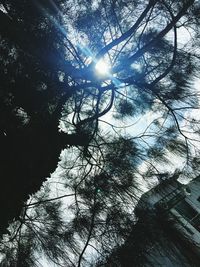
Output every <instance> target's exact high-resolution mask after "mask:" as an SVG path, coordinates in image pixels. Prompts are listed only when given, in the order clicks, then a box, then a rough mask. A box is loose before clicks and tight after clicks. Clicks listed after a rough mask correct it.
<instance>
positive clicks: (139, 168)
mask: <svg viewBox="0 0 200 267" xmlns="http://www.w3.org/2000/svg"><path fill="white" fill-rule="evenodd" d="M199 8H200V6H199V3H198V2H195V1H189V0H184V1H181V2H180V1H170V0H166V1H156V0H150V1H121V0H115V1H103V0H102V1H78V0H77V1H64V0H63V1H50V0H49V1H25V0H24V1H21V2H20V3H16V1H9V0H5V1H0V38H1V39H0V47H1V51H2V52H1V56H0V57H1V61H2V64H1V69H0V73H1V89H0V90H1V91H0V92H1V94H0V96H1V99H0V102H1V105H0V109H1V113H0V125H1V128H0V130H1V132H0V143H1V158H0V162H1V163H0V164H1V177H2V186H1V188H2V189H1V196H0V199H1V202H0V203H1V204H0V210H1V219H0V227H1V229H0V232H1V234H2V233H4V232H5V229H6V227H7V226H8V222H9V221H11V220H13V219H14V218H15V219H19V222H17V221H16V222H15V224H14V225H13V226H12V227H14V229H12V231H11V232H12V234H11V237H10V238H9V237H8V243H9V242H12V243H13V244H14V245H10V246H11V247H9V246H8V247H2V253H3V254H5V255H8V254H9V253H11V252H10V251H11V250H12V249H14V252H13V253H12V255H13V258H12V257H10V261H12V259H13V261H16V262H19V263H18V266H21V265H20V264H21V261H20V259H21V258H22V257H25V256H24V255H25V254H26V255H27V256H26V258H27V261H28V259H30V262H29V263H27V266H29V265H30V266H32V264H33V262H34V257H36V256H35V254H34V253H35V252H34V251H38V252H39V253H41V251H43V252H45V251H46V255H47V256H48V257H49V258H50V259H51V260H53V261H55V260H56V264H57V265H58V266H59V264H61V265H65V266H66V264H67V266H81V265H82V264H87V261H88V260H87V259H86V257H85V254H86V251H88V248H89V247H90V249H93V250H95V248H96V252H97V253H100V254H103V255H104V256H105V257H106V256H107V254H108V253H109V252H110V251H111V250H112V248H113V246H115V245H120V244H121V243H123V241H124V240H125V239H126V238H127V237H128V235H129V233H130V232H131V228H132V225H133V223H134V215H133V208H134V203H135V202H136V201H137V199H138V197H139V195H140V194H141V192H140V187H139V181H140V180H141V179H144V178H145V179H147V178H148V179H149V181H151V180H152V179H154V180H155V179H164V178H165V177H168V176H170V175H172V174H173V172H174V171H175V169H173V168H172V167H167V166H170V157H171V158H172V161H173V160H179V161H180V159H181V161H182V164H181V167H180V171H179V174H181V175H183V176H187V175H188V173H192V172H193V173H194V175H195V172H196V171H197V169H198V168H199V162H198V160H197V158H198V155H199V151H198V146H197V144H198V142H199V121H198V119H197V118H194V115H193V113H194V110H198V108H199V102H198V101H199V99H198V97H199V95H198V91H197V89H196V88H195V86H194V81H195V78H196V77H198V71H199V62H198V61H199V54H198V49H199V28H198V26H199V15H198V14H199ZM181 31H184V33H186V32H189V33H190V35H191V38H190V39H189V41H186V40H183V44H181V36H182V34H181ZM191 111H192V112H193V113H192V112H191ZM108 114H109V115H110V118H108V117H106V116H105V115H108ZM142 118H144V121H145V120H146V122H144V121H143V122H140V120H142ZM130 125H132V126H130ZM128 129H130V130H128ZM65 148H67V150H66V151H67V152H66V154H65V156H64V157H62V158H61V161H60V163H59V164H60V166H61V167H62V168H61V167H60V168H61V169H62V175H61V178H60V179H61V181H62V183H64V187H65V191H66V194H65V195H64V196H63V195H62V194H61V195H59V196H57V197H58V199H59V198H61V199H62V198H64V199H65V198H66V197H67V196H68V195H70V196H69V197H70V200H69V201H68V202H69V203H70V205H69V206H67V210H68V212H69V213H70V214H72V215H71V217H70V219H69V220H67V222H66V220H65V216H68V215H67V214H65V213H63V214H65V216H64V215H62V216H61V214H62V213H61V211H62V208H61V206H60V205H59V204H55V203H57V202H55V201H56V199H55V198H54V199H53V200H52V198H51V197H50V196H49V199H48V193H49V192H48V190H47V192H46V193H45V194H44V195H41V196H40V197H39V198H38V197H37V196H36V197H35V198H36V202H35V204H34V203H29V202H28V204H27V206H26V204H25V203H26V200H27V199H28V197H29V195H31V194H33V193H35V192H36V191H38V190H39V189H40V188H41V186H42V183H43V182H44V181H45V179H46V177H48V176H49V175H50V173H51V172H53V171H54V170H55V168H56V166H57V164H58V161H59V156H60V153H61V151H62V150H63V149H65ZM163 165H165V168H164V167H163ZM169 168H170V169H169ZM169 170H170V171H169ZM191 176H192V174H191ZM61 181H59V182H60V183H61ZM44 188H47V187H45V186H44ZM57 197H56V198H57ZM37 198H38V199H37ZM50 200H52V203H51V201H50ZM54 205H55V206H54ZM35 206H36V209H35V208H34V207H35ZM27 209H28V210H29V209H30V210H31V212H30V213H29V212H27ZM48 216H49V217H48ZM38 220H40V221H38ZM47 221H48V222H49V228H48V227H47V225H46V224H45V222H47ZM44 227H45V229H44ZM51 237H52V238H51ZM19 239H20V240H19ZM31 240H32V241H31ZM79 241H80V244H78V242H79ZM67 242H68V243H67ZM9 244H10V243H9ZM28 244H29V245H28ZM72 244H73V245H72ZM70 246H71V249H70V252H68V253H67V248H69V247H70ZM92 247H93V248H92ZM23 253H25V254H23ZM7 258H8V257H5V259H4V262H5V264H4V263H2V264H4V265H5V266H9V264H10V266H11V265H12V264H13V263H11V262H10V263H6V261H7ZM35 259H36V258H35ZM6 264H7V265H6ZM28 264H29V265H28ZM34 264H37V262H36V261H35V263H34ZM4 265H3V266H4ZM25 266H26V265H25ZM82 266H83V265H82Z"/></svg>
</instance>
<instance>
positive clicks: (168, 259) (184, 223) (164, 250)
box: [104, 176, 200, 267]
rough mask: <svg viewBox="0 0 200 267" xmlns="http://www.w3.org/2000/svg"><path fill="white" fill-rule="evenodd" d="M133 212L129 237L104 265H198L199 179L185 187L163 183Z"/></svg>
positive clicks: (167, 182) (139, 266)
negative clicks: (133, 222) (135, 220)
mask: <svg viewBox="0 0 200 267" xmlns="http://www.w3.org/2000/svg"><path fill="white" fill-rule="evenodd" d="M135 213H136V215H137V217H138V221H137V223H136V224H135V225H133V228H132V232H131V234H130V236H129V238H128V239H127V240H126V242H125V243H124V245H123V246H121V247H120V248H118V249H116V250H115V251H114V252H113V253H112V255H111V256H110V257H109V259H108V264H106V265H104V266H109V267H110V266H117V267H149V266H153V267H159V266H160V267H199V266H200V176H199V177H197V178H196V179H194V180H192V181H191V182H190V183H189V184H187V185H183V184H181V183H180V182H179V181H178V180H177V179H175V178H174V177H172V178H170V179H166V180H163V181H162V182H161V183H160V184H158V185H157V186H156V187H154V188H153V189H151V190H150V191H148V192H146V193H145V194H143V195H142V197H141V199H140V200H139V202H138V204H137V206H136V208H135ZM113 262H114V263H113Z"/></svg>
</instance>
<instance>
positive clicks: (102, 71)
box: [95, 59, 110, 76]
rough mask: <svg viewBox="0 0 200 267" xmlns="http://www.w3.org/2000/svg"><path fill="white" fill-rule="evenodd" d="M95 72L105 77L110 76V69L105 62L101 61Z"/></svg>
mask: <svg viewBox="0 0 200 267" xmlns="http://www.w3.org/2000/svg"><path fill="white" fill-rule="evenodd" d="M95 70H96V71H97V72H98V74H100V75H103V76H104V75H107V74H109V70H110V67H109V65H108V64H107V63H106V62H105V61H104V60H102V59H101V60H99V61H98V62H97V64H96V65H95Z"/></svg>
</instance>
